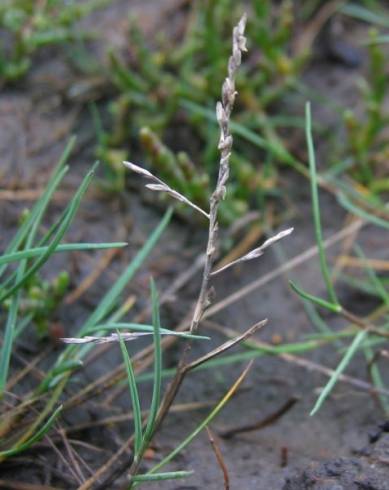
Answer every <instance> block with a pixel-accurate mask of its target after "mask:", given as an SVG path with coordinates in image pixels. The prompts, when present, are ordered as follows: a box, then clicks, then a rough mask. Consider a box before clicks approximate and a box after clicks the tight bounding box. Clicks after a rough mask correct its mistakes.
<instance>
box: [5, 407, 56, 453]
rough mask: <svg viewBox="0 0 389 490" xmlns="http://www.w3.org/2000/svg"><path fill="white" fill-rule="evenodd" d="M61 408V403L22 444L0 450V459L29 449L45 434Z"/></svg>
mask: <svg viewBox="0 0 389 490" xmlns="http://www.w3.org/2000/svg"><path fill="white" fill-rule="evenodd" d="M61 410H62V405H60V406H59V407H58V408H57V409H56V410H55V411H54V413H53V414H52V415H51V416H50V417H49V419H48V420H47V422H46V423H45V424H44V425H43V426H42V427H41V428H40V429H39V430H38V431H37V432H36V433H35V434H34V435H33V436H32V437H31V438H30V439H28V440H27V441H26V442H24V443H23V444H20V445H19V446H17V447H14V448H11V449H8V450H6V451H1V452H0V461H1V459H5V458H8V457H10V456H15V455H16V454H19V453H21V452H23V451H26V449H29V448H30V447H31V446H32V445H33V444H35V443H36V442H38V441H40V440H41V439H42V438H43V437H44V436H45V435H46V434H47V432H48V431H49V430H50V428H51V426H52V425H53V424H54V422H55V420H56V418H57V417H58V415H59V414H60V412H61Z"/></svg>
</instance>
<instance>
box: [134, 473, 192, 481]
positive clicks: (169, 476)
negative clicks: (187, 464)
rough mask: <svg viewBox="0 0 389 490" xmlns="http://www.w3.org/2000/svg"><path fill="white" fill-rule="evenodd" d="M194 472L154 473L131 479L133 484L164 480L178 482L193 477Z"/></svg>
mask: <svg viewBox="0 0 389 490" xmlns="http://www.w3.org/2000/svg"><path fill="white" fill-rule="evenodd" d="M193 473H194V471H167V472H166V473H154V474H152V475H136V476H133V477H132V481H133V482H134V483H143V482H155V481H164V480H178V479H179V478H187V477H188V476H191V475H193Z"/></svg>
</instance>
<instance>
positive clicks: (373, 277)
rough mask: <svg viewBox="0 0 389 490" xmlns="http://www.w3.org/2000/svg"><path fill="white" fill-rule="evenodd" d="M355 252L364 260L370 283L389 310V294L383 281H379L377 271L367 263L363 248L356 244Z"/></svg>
mask: <svg viewBox="0 0 389 490" xmlns="http://www.w3.org/2000/svg"><path fill="white" fill-rule="evenodd" d="M354 250H355V251H356V253H357V255H358V256H359V258H360V259H362V260H363V262H364V265H365V269H366V272H367V275H368V276H369V279H370V282H371V283H372V285H373V287H374V288H375V290H376V291H377V293H378V296H380V297H381V299H382V301H383V303H384V304H385V305H386V307H387V308H389V293H388V291H387V290H386V288H385V286H384V285H383V283H382V281H381V280H380V279H379V277H378V275H377V274H376V272H375V270H374V269H373V268H372V267H370V266H369V264H368V262H367V261H366V256H365V254H364V253H363V251H362V249H361V247H359V245H357V244H355V245H354Z"/></svg>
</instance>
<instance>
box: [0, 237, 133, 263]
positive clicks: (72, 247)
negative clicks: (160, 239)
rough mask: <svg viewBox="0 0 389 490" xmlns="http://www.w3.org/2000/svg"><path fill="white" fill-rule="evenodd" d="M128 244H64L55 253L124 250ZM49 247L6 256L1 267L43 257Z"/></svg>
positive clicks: (0, 259) (2, 257)
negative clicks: (109, 249) (108, 249)
mask: <svg viewBox="0 0 389 490" xmlns="http://www.w3.org/2000/svg"><path fill="white" fill-rule="evenodd" d="M127 245H128V244H127V242H111V243H64V244H62V245H58V247H57V248H56V249H55V250H54V252H53V253H58V252H74V251H77V252H81V251H83V250H88V251H90V250H104V249H107V248H122V247H126V246H127ZM47 249H48V247H35V248H30V249H27V250H20V251H19V252H13V253H10V254H5V255H2V256H1V257H0V265H3V264H9V263H10V262H17V261H19V260H22V259H31V258H33V257H36V256H39V255H42V254H43V253H46V252H47Z"/></svg>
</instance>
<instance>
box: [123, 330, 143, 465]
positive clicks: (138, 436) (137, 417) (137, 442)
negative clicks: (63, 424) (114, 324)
mask: <svg viewBox="0 0 389 490" xmlns="http://www.w3.org/2000/svg"><path fill="white" fill-rule="evenodd" d="M117 333H118V335H119V341H120V349H121V351H122V355H123V360H124V364H125V366H126V372H127V381H128V386H129V389H130V395H131V403H132V411H133V414H134V430H135V438H134V451H135V454H134V459H136V458H139V456H140V452H141V449H142V445H143V435H142V410H141V408H140V401H139V394H138V388H137V386H136V381H135V375H134V370H133V368H132V363H131V359H130V356H129V355H128V351H127V347H126V344H125V343H124V340H123V339H122V337H121V335H120V332H119V330H117Z"/></svg>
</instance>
